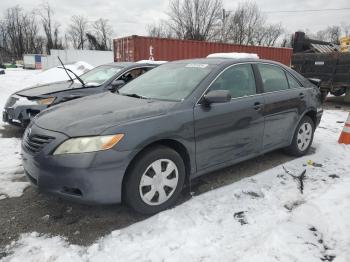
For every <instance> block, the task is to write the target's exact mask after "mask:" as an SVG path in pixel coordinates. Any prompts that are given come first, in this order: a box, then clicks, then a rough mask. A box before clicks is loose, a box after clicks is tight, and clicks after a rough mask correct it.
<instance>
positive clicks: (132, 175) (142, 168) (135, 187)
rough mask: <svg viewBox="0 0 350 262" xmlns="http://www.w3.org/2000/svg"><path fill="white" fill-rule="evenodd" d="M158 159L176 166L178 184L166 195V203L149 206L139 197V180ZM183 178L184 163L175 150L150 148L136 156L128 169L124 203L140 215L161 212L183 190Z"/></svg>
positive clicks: (174, 200)
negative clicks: (168, 161) (169, 161)
mask: <svg viewBox="0 0 350 262" xmlns="http://www.w3.org/2000/svg"><path fill="white" fill-rule="evenodd" d="M160 159H165V160H171V161H172V162H173V163H174V164H175V165H176V168H177V170H178V176H177V177H178V182H177V185H176V187H175V189H174V190H173V191H172V194H171V195H170V194H168V195H167V196H169V195H170V196H169V199H167V200H166V202H164V203H161V204H159V205H149V204H147V203H146V202H145V201H144V200H143V199H142V197H141V192H140V190H141V189H140V183H141V178H142V176H143V174H144V172H146V170H148V169H149V166H150V165H151V164H152V163H154V162H155V161H157V160H160ZM162 164H163V163H162ZM185 177H186V169H185V164H184V161H183V159H182V157H181V156H180V155H179V154H178V153H177V152H176V151H175V150H173V149H171V148H168V147H165V146H154V147H151V148H149V149H147V150H145V151H144V152H142V153H141V154H140V155H139V156H137V157H136V159H135V160H134V161H133V163H132V165H131V166H130V168H129V169H128V172H127V174H126V178H125V179H126V180H125V182H124V188H123V196H124V202H125V203H126V204H127V205H128V206H130V207H131V208H132V209H134V210H135V211H137V212H138V213H142V214H148V215H150V214H155V213H158V212H160V211H163V210H165V209H167V208H169V207H171V206H173V205H174V204H175V203H176V200H177V199H178V197H179V195H180V193H181V190H182V188H183V185H184V182H185ZM163 189H164V186H163ZM157 192H158V191H157ZM155 197H157V195H155ZM158 197H159V193H158Z"/></svg>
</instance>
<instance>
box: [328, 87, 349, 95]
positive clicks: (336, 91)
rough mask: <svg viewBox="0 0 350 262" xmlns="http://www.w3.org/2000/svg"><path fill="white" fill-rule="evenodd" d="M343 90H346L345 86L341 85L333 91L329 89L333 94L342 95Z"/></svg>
mask: <svg viewBox="0 0 350 262" xmlns="http://www.w3.org/2000/svg"><path fill="white" fill-rule="evenodd" d="M345 92H346V87H342V88H337V89H334V90H333V91H331V94H332V95H334V96H342V95H344V94H345Z"/></svg>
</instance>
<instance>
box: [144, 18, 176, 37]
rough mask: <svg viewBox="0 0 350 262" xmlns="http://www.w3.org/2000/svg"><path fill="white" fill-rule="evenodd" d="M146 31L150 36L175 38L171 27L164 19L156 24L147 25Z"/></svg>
mask: <svg viewBox="0 0 350 262" xmlns="http://www.w3.org/2000/svg"><path fill="white" fill-rule="evenodd" d="M146 29H147V32H148V35H149V36H152V37H163V38H175V36H174V34H173V31H172V29H171V28H170V26H169V24H168V23H167V21H165V20H160V22H159V23H158V24H151V25H148V26H147V28H146Z"/></svg>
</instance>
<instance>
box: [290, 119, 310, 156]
mask: <svg viewBox="0 0 350 262" xmlns="http://www.w3.org/2000/svg"><path fill="white" fill-rule="evenodd" d="M314 132H315V123H314V121H312V119H311V118H310V117H309V116H304V117H303V118H302V119H301V121H300V123H299V124H298V126H297V128H296V130H295V133H294V136H293V140H292V144H291V145H290V146H289V147H288V148H286V152H287V153H289V154H291V155H294V156H303V155H305V154H306V153H307V152H308V151H309V149H310V147H311V144H312V141H313V138H314Z"/></svg>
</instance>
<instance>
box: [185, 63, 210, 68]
mask: <svg viewBox="0 0 350 262" xmlns="http://www.w3.org/2000/svg"><path fill="white" fill-rule="evenodd" d="M207 66H208V64H187V65H186V67H192V68H206V67H207Z"/></svg>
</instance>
